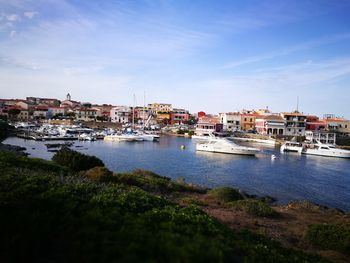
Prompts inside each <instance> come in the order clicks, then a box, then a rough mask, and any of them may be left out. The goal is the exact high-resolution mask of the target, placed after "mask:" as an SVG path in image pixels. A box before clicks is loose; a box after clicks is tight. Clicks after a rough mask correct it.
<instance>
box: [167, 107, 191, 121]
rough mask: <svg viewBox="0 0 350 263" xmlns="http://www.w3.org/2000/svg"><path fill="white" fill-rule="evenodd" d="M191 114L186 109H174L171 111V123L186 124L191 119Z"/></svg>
mask: <svg viewBox="0 0 350 263" xmlns="http://www.w3.org/2000/svg"><path fill="white" fill-rule="evenodd" d="M189 119H190V114H189V113H188V111H187V110H184V109H173V110H172V112H171V113H170V124H171V125H174V124H184V123H185V122H187V121H189Z"/></svg>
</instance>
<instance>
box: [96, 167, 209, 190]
mask: <svg viewBox="0 0 350 263" xmlns="http://www.w3.org/2000/svg"><path fill="white" fill-rule="evenodd" d="M102 180H103V181H110V182H114V183H122V184H127V185H133V186H137V187H140V188H141V189H143V190H145V191H149V192H157V193H170V192H177V191H179V192H185V191H188V192H204V191H205V190H203V189H201V188H198V187H194V186H191V185H189V184H186V183H180V182H174V181H171V179H170V178H168V177H165V176H161V175H158V174H156V173H153V172H150V171H145V170H135V171H133V172H131V173H118V174H114V175H113V176H111V177H108V178H107V177H105V178H103V179H102Z"/></svg>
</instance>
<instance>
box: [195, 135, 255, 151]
mask: <svg viewBox="0 0 350 263" xmlns="http://www.w3.org/2000/svg"><path fill="white" fill-rule="evenodd" d="M196 150H197V151H205V152H214V153H228V154H239V155H255V154H257V153H259V152H260V150H259V149H257V148H252V147H246V146H240V145H237V144H235V143H234V142H232V141H230V140H228V139H224V138H216V139H213V140H210V141H209V142H208V143H198V144H197V145H196Z"/></svg>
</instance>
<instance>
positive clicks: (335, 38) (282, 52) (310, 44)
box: [223, 33, 350, 68]
mask: <svg viewBox="0 0 350 263" xmlns="http://www.w3.org/2000/svg"><path fill="white" fill-rule="evenodd" d="M349 38H350V33H344V34H337V35H331V36H326V37H322V38H319V39H314V40H311V41H307V42H304V43H300V44H298V45H295V46H290V47H286V48H284V49H279V50H276V51H273V52H270V53H266V54H262V55H258V56H252V57H247V58H244V59H241V60H236V61H231V62H229V63H227V64H225V65H224V66H223V68H234V67H238V66H241V65H245V64H250V63H255V62H260V61H263V60H267V59H273V58H275V57H280V56H286V55H289V54H291V53H294V52H298V51H302V50H308V49H311V48H315V47H318V46H323V45H327V44H332V43H336V42H340V41H343V40H346V39H349Z"/></svg>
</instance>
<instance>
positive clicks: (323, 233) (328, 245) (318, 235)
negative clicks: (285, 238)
mask: <svg viewBox="0 0 350 263" xmlns="http://www.w3.org/2000/svg"><path fill="white" fill-rule="evenodd" d="M305 238H306V240H307V241H308V242H310V244H312V245H314V246H317V247H320V248H323V249H331V250H336V251H339V252H342V253H346V254H350V227H349V226H340V225H333V224H315V225H310V226H309V227H308V229H307V230H306V233H305Z"/></svg>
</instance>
